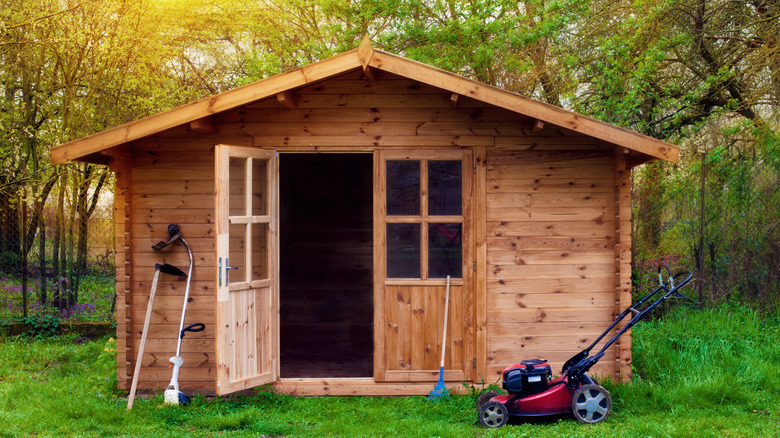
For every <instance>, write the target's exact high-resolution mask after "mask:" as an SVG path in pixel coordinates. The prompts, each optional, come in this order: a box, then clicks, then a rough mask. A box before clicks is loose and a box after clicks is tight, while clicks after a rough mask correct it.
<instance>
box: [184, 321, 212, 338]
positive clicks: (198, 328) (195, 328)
mask: <svg viewBox="0 0 780 438" xmlns="http://www.w3.org/2000/svg"><path fill="white" fill-rule="evenodd" d="M205 329H206V324H203V323H202V322H196V323H195V324H190V325H188V326H187V327H184V328H183V329H181V333H179V338H183V337H184V332H202V331H203V330H205Z"/></svg>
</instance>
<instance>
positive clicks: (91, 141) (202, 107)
mask: <svg viewBox="0 0 780 438" xmlns="http://www.w3.org/2000/svg"><path fill="white" fill-rule="evenodd" d="M356 69H362V70H363V72H364V73H365V74H366V76H368V77H374V75H375V74H374V71H375V70H379V71H387V72H390V73H393V74H396V75H399V76H403V77H407V78H409V79H413V80H416V81H418V82H421V83H424V84H427V85H431V86H434V87H437V88H441V89H443V90H447V91H449V92H451V93H453V94H454V95H456V96H465V97H469V98H472V99H476V100H479V101H482V102H485V103H488V104H491V105H495V106H497V107H500V108H504V109H507V110H509V111H513V112H516V113H518V114H521V115H523V116H526V117H530V118H533V119H535V120H537V121H538V122H541V123H549V124H552V125H556V126H560V127H563V128H566V129H570V130H572V131H575V132H579V133H581V134H584V135H587V136H590V137H594V138H596V139H599V140H601V141H604V142H607V143H610V144H613V145H615V146H617V147H623V148H626V149H628V150H630V151H634V152H637V153H638V155H637V156H636V157H634V158H632V159H631V160H630V162H629V165H638V164H641V163H644V162H647V161H652V160H653V159H663V160H667V161H672V162H676V161H677V159H678V153H679V149H678V148H677V146H675V145H672V144H670V143H667V142H664V141H661V140H658V139H654V138H652V137H648V136H645V135H642V134H639V133H636V132H634V131H631V130H628V129H625V128H621V127H618V126H615V125H612V124H609V123H606V122H603V121H600V120H596V119H593V118H590V117H587V116H583V115H581V114H577V113H575V112H572V111H568V110H565V109H563V108H559V107H556V106H554V105H549V104H546V103H543V102H540V101H537V100H534V99H531V98H529V97H525V96H522V95H519V94H515V93H512V92H509V91H505V90H501V89H499V88H496V87H492V86H489V85H486V84H482V83H480V82H477V81H474V80H472V79H468V78H465V77H463V76H459V75H456V74H454V73H450V72H447V71H444V70H441V69H438V68H435V67H432V66H430V65H427V64H423V63H420V62H417V61H413V60H410V59H407V58H404V57H401V56H398V55H394V54H391V53H388V52H384V51H381V50H377V49H375V48H373V47H372V45H371V42H370V40H369V39H368V37H367V36H366V37H365V38H364V39H363V41H362V43H361V44H360V46H359V47H358V48H356V49H353V50H350V51H347V52H344V53H342V54H340V55H336V56H333V57H331V58H328V59H325V60H323V61H319V62H316V63H313V64H309V65H306V66H303V67H300V68H297V69H295V70H290V71H288V72H285V73H281V74H279V75H275V76H271V77H269V78H266V79H262V80H260V81H256V82H253V83H251V84H248V85H245V86H243V87H239V88H235V89H233V90H229V91H225V92H223V93H220V94H217V95H214V96H211V97H208V98H205V99H201V100H198V101H196V102H193V103H190V104H187V105H183V106H180V107H178V108H174V109H171V110H168V111H165V112H162V113H159V114H156V115H152V116H149V117H146V118H143V119H139V120H136V121H134V122H130V123H127V124H124V125H121V126H117V127H114V128H110V129H107V130H105V131H102V132H99V133H96V134H93V135H90V136H88V137H84V138H80V139H78V140H74V141H72V142H70V143H66V144H64V145H61V146H57V147H54V148H52V150H51V160H52V163H54V164H60V163H63V162H66V161H71V160H79V161H92V162H98V163H105V162H107V160H105V158H102V157H104V155H102V153H103V152H105V151H106V150H108V149H111V148H114V147H116V146H121V145H123V144H126V143H129V142H132V141H135V140H139V139H141V138H145V137H149V136H152V135H155V134H157V133H160V132H162V131H166V130H168V129H172V128H176V127H179V126H183V125H186V124H189V123H193V122H197V121H199V120H202V119H204V118H207V117H210V116H212V115H215V114H219V113H222V112H225V111H229V110H232V109H235V108H238V107H241V106H244V105H248V104H251V103H253V102H257V101H260V100H263V99H266V98H269V97H272V96H274V95H280V96H283V97H284V96H285V93H286V92H289V91H290V90H294V89H296V88H300V87H303V86H306V85H310V84H312V83H314V82H319V81H323V80H326V79H328V78H331V77H334V76H338V75H340V74H343V73H346V72H348V71H351V70H356Z"/></svg>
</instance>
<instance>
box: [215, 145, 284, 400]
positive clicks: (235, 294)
mask: <svg viewBox="0 0 780 438" xmlns="http://www.w3.org/2000/svg"><path fill="white" fill-rule="evenodd" d="M215 153H216V157H215V160H216V163H215V164H216V165H215V168H216V175H215V186H216V214H215V218H216V230H217V231H216V232H217V235H216V270H217V279H216V280H217V309H216V321H217V322H216V341H217V343H216V354H217V394H219V395H225V394H230V393H232V392H236V391H239V390H242V389H247V388H252V387H255V386H258V385H263V384H266V383H269V382H273V381H275V380H276V379H277V376H278V364H279V361H278V357H279V329H278V327H279V304H278V303H279V287H278V284H279V281H278V278H279V276H278V266H279V262H278V260H279V259H278V251H277V248H278V216H279V214H278V178H277V173H278V172H277V169H278V159H277V154H276V152H275V151H269V150H263V149H257V148H251V147H243V146H227V145H217V146H216V150H215Z"/></svg>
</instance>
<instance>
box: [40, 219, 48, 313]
mask: <svg viewBox="0 0 780 438" xmlns="http://www.w3.org/2000/svg"><path fill="white" fill-rule="evenodd" d="M39 224H40V225H39V228H40V231H39V232H38V299H39V301H40V303H41V306H44V305H46V298H47V297H46V288H47V287H48V285H47V284H46V221H45V220H41V221H40V222H39Z"/></svg>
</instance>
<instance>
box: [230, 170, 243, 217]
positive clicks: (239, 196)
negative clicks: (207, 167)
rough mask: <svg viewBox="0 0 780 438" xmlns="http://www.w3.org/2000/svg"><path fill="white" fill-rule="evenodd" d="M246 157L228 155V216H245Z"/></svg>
mask: <svg viewBox="0 0 780 438" xmlns="http://www.w3.org/2000/svg"><path fill="white" fill-rule="evenodd" d="M246 162H247V160H246V158H238V157H230V167H229V170H228V172H229V178H230V190H229V192H230V195H229V198H228V215H229V216H246V215H247V211H246V194H245V193H246V191H245V188H246Z"/></svg>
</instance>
